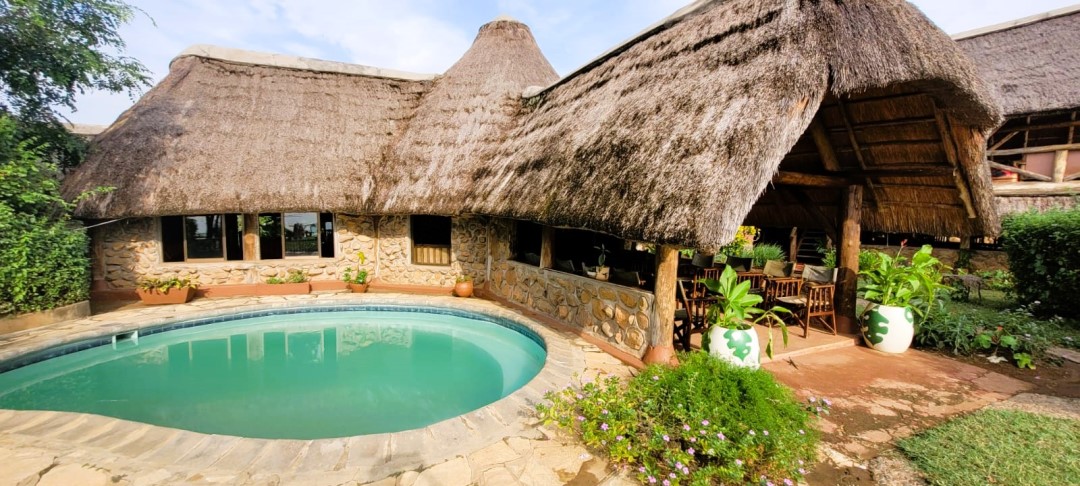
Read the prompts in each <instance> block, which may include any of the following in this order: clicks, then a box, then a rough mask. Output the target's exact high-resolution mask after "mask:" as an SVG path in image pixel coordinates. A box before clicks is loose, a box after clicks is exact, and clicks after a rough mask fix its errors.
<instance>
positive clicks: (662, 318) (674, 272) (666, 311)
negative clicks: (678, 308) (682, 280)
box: [642, 245, 679, 365]
mask: <svg viewBox="0 0 1080 486" xmlns="http://www.w3.org/2000/svg"><path fill="white" fill-rule="evenodd" d="M678 274H679V248H678V247H676V246H671V245H659V246H657V248H656V287H655V288H654V289H653V292H654V293H655V296H656V304H655V306H654V308H655V309H656V315H654V316H653V319H652V322H650V323H649V345H648V348H647V349H646V350H645V356H644V358H642V360H643V361H645V364H652V363H668V364H671V365H677V364H679V360H678V358H676V357H675V346H674V344H673V343H672V339H674V332H675V285H676V282H677V279H678V278H679V275H678Z"/></svg>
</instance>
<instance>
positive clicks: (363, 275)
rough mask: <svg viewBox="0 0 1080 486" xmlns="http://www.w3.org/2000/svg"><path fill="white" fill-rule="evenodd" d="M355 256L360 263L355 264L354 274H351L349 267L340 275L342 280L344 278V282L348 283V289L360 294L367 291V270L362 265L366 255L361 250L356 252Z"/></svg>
mask: <svg viewBox="0 0 1080 486" xmlns="http://www.w3.org/2000/svg"><path fill="white" fill-rule="evenodd" d="M356 256H357V257H359V259H360V263H358V264H357V265H356V276H353V274H352V267H349V268H346V269H345V273H344V274H343V275H342V280H344V281H345V283H346V284H348V286H349V289H351V290H352V291H353V293H356V294H362V293H364V292H367V288H368V281H367V277H368V271H367V269H366V268H363V267H362V265H363V264H364V262H366V261H367V257H366V256H365V255H364V252H362V251H358V252H356Z"/></svg>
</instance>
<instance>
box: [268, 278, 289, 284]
mask: <svg viewBox="0 0 1080 486" xmlns="http://www.w3.org/2000/svg"><path fill="white" fill-rule="evenodd" d="M266 283H268V284H270V285H280V284H283V283H285V279H282V278H279V277H270V278H267V279H266Z"/></svg>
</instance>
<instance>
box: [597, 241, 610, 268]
mask: <svg viewBox="0 0 1080 486" xmlns="http://www.w3.org/2000/svg"><path fill="white" fill-rule="evenodd" d="M593 248H595V249H597V250H600V256H599V257H598V258H597V259H596V267H597V268H604V263H606V262H607V256H608V253H611V250H608V249H607V248H605V247H604V244H603V243H601V244H600V246H594V247H593Z"/></svg>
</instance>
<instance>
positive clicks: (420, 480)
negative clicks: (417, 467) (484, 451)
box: [413, 457, 472, 486]
mask: <svg viewBox="0 0 1080 486" xmlns="http://www.w3.org/2000/svg"><path fill="white" fill-rule="evenodd" d="M471 483H472V468H471V467H469V461H468V460H466V459H465V458H464V457H457V458H455V459H452V460H450V461H447V462H444V463H442V464H438V465H435V466H433V467H430V468H428V469H425V470H423V471H421V472H420V475H419V476H417V477H416V482H415V483H413V486H451V485H467V484H471Z"/></svg>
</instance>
